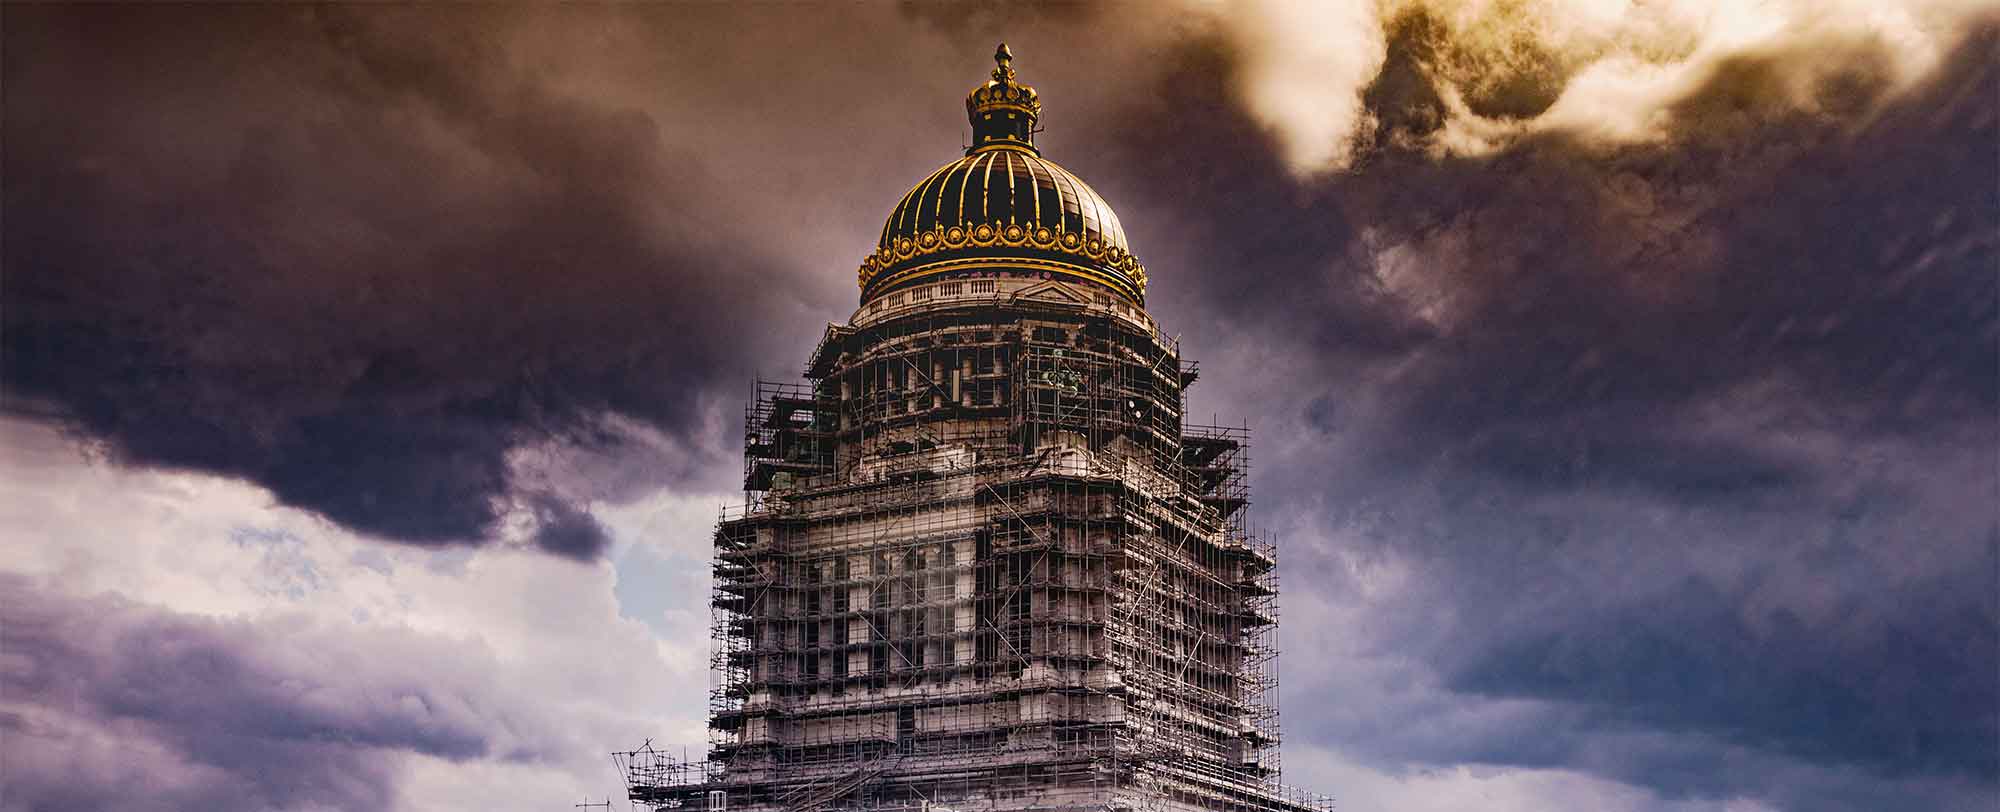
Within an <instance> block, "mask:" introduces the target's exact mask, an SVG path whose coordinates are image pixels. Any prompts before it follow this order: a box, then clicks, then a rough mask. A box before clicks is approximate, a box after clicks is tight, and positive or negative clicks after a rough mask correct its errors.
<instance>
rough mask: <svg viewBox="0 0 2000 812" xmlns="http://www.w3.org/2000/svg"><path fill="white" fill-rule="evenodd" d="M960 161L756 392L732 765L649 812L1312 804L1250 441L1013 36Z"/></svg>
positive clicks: (715, 627)
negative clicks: (1071, 155)
mask: <svg viewBox="0 0 2000 812" xmlns="http://www.w3.org/2000/svg"><path fill="white" fill-rule="evenodd" d="M994 59H995V61H996V62H997V66H996V67H995V68H994V70H993V73H992V78H991V80H990V81H987V82H985V83H984V84H981V85H979V86H978V87H975V88H973V90H972V92H971V94H970V95H968V96H967V97H966V101H965V107H966V114H967V116H968V119H969V122H970V124H971V129H972V142H971V146H970V147H968V148H967V149H966V151H965V154H964V156H963V157H961V158H959V159H957V160H955V161H952V162H950V163H947V164H945V165H944V166H942V167H939V168H938V169H937V170H935V171H933V172H931V173H929V174H928V175H926V176H924V178H923V179H922V180H919V181H918V182H917V183H916V185H914V186H912V187H910V190H909V192H907V193H905V194H904V195H903V196H902V198H901V199H900V200H898V201H896V203H895V205H894V206H893V207H892V208H891V209H890V210H889V215H888V218H887V220H886V221H885V222H884V223H883V226H882V231H881V235H880V239H879V240H878V242H877V244H876V248H875V250H874V251H873V252H872V253H870V254H869V255H868V256H867V257H866V258H864V259H863V260H862V262H861V265H860V269H859V278H858V282H859V285H860V306H859V308H858V309H857V310H856V311H855V312H854V314H853V316H852V317H851V318H849V319H848V320H847V321H846V322H845V323H843V324H834V325H829V326H828V327H827V330H826V334H825V337H824V339H823V340H822V341H821V343H820V345H819V347H818V348H817V349H816V350H814V352H813V354H812V356H811V358H810V359H809V360H808V362H807V365H806V370H805V376H804V380H803V381H801V382H797V383H759V385H758V397H757V400H756V402H755V403H754V404H753V405H752V406H751V407H750V408H749V409H748V410H747V414H746V422H745V426H744V460H745V461H744V490H745V494H746V498H745V501H744V504H743V505H742V506H741V507H739V508H737V509H734V510H731V511H728V512H727V513H726V515H725V516H724V517H723V520H722V521H721V523H720V524H719V525H718V527H717V529H716V534H715V551H716V552H715V563H714V575H715V581H714V591H713V595H712V601H711V603H712V606H713V608H714V618H713V624H712V632H713V634H712V653H713V663H712V665H713V669H714V672H715V678H714V680H713V681H712V682H713V690H712V696H711V709H712V716H711V718H710V720H709V727H710V733H711V737H710V750H709V753H708V755H707V757H706V758H705V759H702V760H698V761H691V762H690V761H684V760H680V759H676V758H673V757H670V756H668V755H666V754H664V753H660V752H657V751H654V750H652V749H650V748H648V749H642V750H639V751H628V752H624V753H618V754H615V755H616V757H617V758H618V760H619V761H620V763H621V765H622V766H623V767H624V769H625V771H626V774H627V780H628V795H629V797H630V798H631V800H633V801H635V802H637V803H640V804H642V805H646V806H649V807H651V808H653V809H689V808H699V809H705V810H709V812H723V811H724V810H730V809H736V810H744V809H749V810H759V811H760V812H762V811H764V810H768V811H769V812H820V811H821V810H828V811H829V812H830V811H831V810H883V809H909V810H973V809H985V810H1059V809H1060V810H1070V809H1074V810H1086V809H1087V810H1107V809H1142V808H1143V809H1156V810H1188V811H1189V812H1192V811H1193V810H1214V811H1215V812H1224V811H1227V812H1259V811H1264V810H1268V811H1269V812H1305V810H1313V809H1324V808H1326V807H1328V806H1329V803H1328V802H1327V801H1326V800H1325V799H1323V798H1319V797H1317V796H1309V795H1306V794H1304V793H1299V792H1296V791H1292V790H1289V789H1287V788H1285V787H1284V786H1283V784H1282V783H1281V781H1280V779H1281V770H1280V764H1279V762H1278V759H1277V752H1278V749H1277V745H1278V740H1279V737H1278V724H1277V702H1276V699H1277V686H1276V673H1277V672H1276V667H1275V662H1276V657H1277V651H1276V649H1275V647H1274V643H1273V640H1274V630H1275V627H1276V623H1277V615H1276V610H1275V603H1274V601H1275V594H1276V588H1275V582H1274V579H1273V575H1272V574H1273V570H1274V568H1275V566H1276V561H1275V559H1274V549H1273V546H1272V545H1271V543H1270V542H1269V541H1268V540H1265V539H1262V538H1259V537H1257V536H1255V535H1253V534H1251V533H1249V532H1247V530H1246V524H1245V519H1244V517H1245V509H1246V507H1247V505H1248V503H1249V500H1248V492H1247V488H1246V486H1245V474H1246V466H1247V464H1248V453H1247V452H1248V445H1247V441H1248V432H1247V430H1246V429H1242V428H1232V427H1217V426H1201V425H1193V424H1190V423H1188V422H1186V421H1185V420H1184V419H1183V411H1184V399H1183V398H1184V392H1185V390H1186V388H1187V387H1188V386H1189V385H1190V384H1192V383H1193V382H1194V380H1195V378H1196V369H1195V365H1194V364H1193V363H1192V362H1189V361H1187V360H1185V359H1183V358H1182V356H1181V354H1180V349H1179V347H1178V346H1176V344H1175V342H1174V341H1173V340H1172V339H1170V338H1167V337H1166V336H1165V335H1163V334H1162V333H1161V331H1160V329H1159V328H1158V326H1157V325H1156V324H1154V322H1153V319H1152V317H1151V316H1150V315H1148V314H1147V312H1146V309H1145V302H1146V285H1147V276H1146V271H1145V268H1144V266H1143V265H1141V264H1140V262H1139V260H1138V259H1137V258H1136V257H1135V256H1134V255H1133V252H1132V247H1131V246H1130V245H1129V244H1128V243H1127V240H1126V236H1125V230H1124V228H1123V227H1122V226H1121V225H1120V224H1119V221H1118V216H1117V214H1116V213H1114V212H1113V211H1112V209H1111V206H1110V205H1109V204H1108V203H1107V202H1106V201H1105V200H1104V198H1103V197H1102V196H1100V195H1099V194H1098V193H1097V192H1096V191H1094V190H1092V189H1091V188H1090V186H1089V185H1088V184H1086V183H1084V182H1083V181H1082V180H1081V179H1079V178H1078V177H1077V176H1076V175H1074V174H1072V173H1071V172H1069V171H1068V170H1066V169H1064V168H1063V167H1062V166H1060V165H1058V164H1056V163H1055V162H1054V161H1052V160H1050V159H1048V158H1047V157H1045V156H1043V155H1042V154H1041V151H1040V150H1039V149H1038V148H1037V147H1036V145H1035V134H1036V133H1037V132H1038V131H1039V129H1040V123H1041V119H1042V103H1041V98H1040V95H1039V94H1038V93H1037V92H1036V91H1035V89H1034V88H1032V87H1029V86H1027V85H1025V84H1022V83H1021V82H1020V81H1019V80H1018V79H1017V78H1016V75H1015V72H1014V67H1013V64H1012V63H1013V57H1012V54H1011V53H1010V52H1009V51H1008V49H1007V46H1005V45H1002V46H1000V48H999V50H998V51H997V52H996V53H995V55H994Z"/></svg>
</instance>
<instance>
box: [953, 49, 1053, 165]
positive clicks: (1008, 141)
mask: <svg viewBox="0 0 2000 812" xmlns="http://www.w3.org/2000/svg"><path fill="white" fill-rule="evenodd" d="M993 62H994V68H993V79H992V81H989V82H987V83H986V84H983V85H980V86H978V87H975V88H973V89H972V92H971V93H969V94H967V95H966V97H965V116H966V118H967V119H969V120H970V121H971V122H972V146H970V147H967V148H966V150H965V153H966V154H967V155H970V154H972V153H975V152H978V151H980V150H983V149H1005V148H1012V149H1026V150H1028V151H1030V152H1035V151H1036V150H1035V123H1036V122H1037V121H1039V120H1041V117H1042V100H1041V98H1040V97H1039V96H1037V95H1036V94H1035V89H1034V88H1033V87H1030V86H1028V85H1024V84H1021V83H1020V82H1017V81H1015V80H1014V52H1013V51H1010V50H1008V49H1007V43H1004V42H1003V43H1000V47H998V48H995V49H993Z"/></svg>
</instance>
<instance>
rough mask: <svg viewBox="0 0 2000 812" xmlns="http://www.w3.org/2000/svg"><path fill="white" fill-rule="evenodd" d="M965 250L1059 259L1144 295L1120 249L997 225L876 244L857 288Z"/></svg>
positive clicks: (1069, 234)
mask: <svg viewBox="0 0 2000 812" xmlns="http://www.w3.org/2000/svg"><path fill="white" fill-rule="evenodd" d="M969 248H1013V249H1027V250H1033V251H1046V252H1050V253H1055V254H1061V255H1065V256H1067V257H1070V258H1074V259H1076V260H1080V261H1081V264H1084V265H1086V266H1088V267H1091V268H1092V269H1094V270H1098V271H1099V272H1100V273H1103V272H1109V275H1111V276H1117V277H1123V278H1124V279H1125V280H1128V281H1129V282H1130V283H1131V285H1132V287H1133V288H1134V290H1135V292H1136V293H1137V294H1138V295H1139V296H1140V297H1142V298H1143V297H1144V296H1145V295H1146V268H1145V266H1144V265H1141V264H1139V259H1138V257H1135V256H1133V255H1132V254H1131V253H1130V252H1128V251H1126V250H1125V249H1124V248H1123V247H1121V246H1118V245H1115V244H1110V243H1107V242H1106V241H1105V240H1103V239H1102V238H1100V237H1096V236H1089V237H1086V236H1084V235H1081V234H1078V233H1076V232H1074V231H1058V230H1055V229H1051V228H1048V227H1046V226H1042V227H1035V228H1029V227H1026V226H1023V225H1020V224H1018V223H1003V222H996V223H980V224H977V225H964V224H961V225H954V226H937V227H934V228H931V229H930V230H928V231H924V232H920V233H918V234H916V235H914V236H909V235H905V236H899V237H897V238H896V239H895V240H894V244H893V245H885V246H882V247H880V248H878V249H876V250H875V253H873V254H870V255H868V258H867V259H864V260H862V262H861V268H860V270H859V271H858V272H857V274H858V277H859V282H860V284H861V288H862V290H867V289H868V286H869V284H870V283H871V282H873V281H875V279H876V278H877V277H879V276H880V275H881V274H882V273H883V272H885V271H888V270H889V269H890V268H892V267H895V266H899V265H900V266H909V265H913V264H915V263H917V262H920V261H922V260H923V259H924V258H926V257H928V256H930V255H933V254H944V253H947V252H953V251H960V250H964V249H969ZM1098 275H1099V274H1090V275H1088V276H1093V277H1094V276H1098Z"/></svg>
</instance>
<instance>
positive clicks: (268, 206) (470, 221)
mask: <svg viewBox="0 0 2000 812" xmlns="http://www.w3.org/2000/svg"><path fill="white" fill-rule="evenodd" d="M8 23H9V24H8V31H7V37H8V48H7V55H6V59H7V66H6V67H7V70H6V79H5V82H6V94H7V100H8V105H7V108H8V109H7V115H6V141H7V146H8V148H7V151H6V164H5V168H4V170H5V177H6V181H7V182H6V208H7V218H6V247H5V251H6V255H5V260H6V267H7V273H6V275H5V281H4V284H5V294H6V295H5V300H6V303H7V316H8V318H7V323H6V328H5V330H6V332H5V336H6V355H7V357H6V365H5V370H6V384H7V390H8V392H7V394H8V399H9V402H10V404H11V405H12V406H13V407H14V408H16V409H44V408H46V409H53V410H55V411H56V412H57V413H59V415H60V416H61V418H62V419H64V420H65V421H67V422H68V423H69V424H70V425H72V426H73V427H74V428H75V429H77V430H78V431H80V432H81V433H82V434H83V435H85V436H87V437H89V438H91V439H94V440H99V441H102V442H103V443H104V444H105V445H106V446H108V448H109V450H110V451H112V452H113V454H114V455H115V457H116V458H117V459H119V460H121V461H124V462H128V463H135V464H144V465H157V466H166V467H175V468H189V469H198V470H204V471H210V472H216V473H222V474H228V475H234V476H240V477H244V478H247V479H250V480H252V481H255V482H258V483H260V484H263V485H265V486H267V487H269V488H270V489H271V490H272V492H273V493H274V494H276V495H277V497H278V498H279V499H280V500H282V501H283V502H285V503H286V504H290V505H295V506H299V507H303V508H306V509H309V510H312V511H315V512H318V513H320V514H322V515H324V516H326V517H328V518H330V519H333V520H334V521H336V522H339V523H341V524H343V525H346V526H348V527H352V528H355V529H357V530H361V531H364V532H367V533H371V534H376V535H380V536H384V537H388V538H392V539H396V540H401V541H407V542H413V543H419V544H437V543H450V542H465V541H476V540H480V539H483V538H486V537H489V536H491V535H492V534H493V533H494V532H495V526H496V522H497V521H499V519H500V517H501V516H502V515H504V514H506V513H507V512H509V511H510V510H512V509H513V507H514V505H516V504H517V503H521V502H524V501H525V502H531V503H533V504H534V505H536V506H537V507H536V509H535V510H533V511H531V512H532V513H538V514H542V515H544V516H547V517H549V518H552V519H554V520H555V523H556V525H557V526H556V527H552V528H543V529H542V531H541V534H540V536H539V538H540V541H541V543H542V544H543V545H544V546H545V547H547V548H548V549H550V550H551V551H552V552H556V553H559V554H563V555H570V556H576V557H590V556H593V555H595V554H596V553H597V551H598V550H599V549H601V548H602V546H603V544H604V531H603V529H602V528H600V527H598V526H597V525H596V523H595V521H594V520H592V519H591V518H590V517H589V516H588V515H587V514H584V513H581V512H579V510H578V509H577V507H576V506H575V505H573V504H571V505H566V506H562V507H561V508H560V509H552V507H551V506H552V505H554V504H555V501H557V500H559V497H557V496H556V495H554V494H552V493H522V492H520V489H519V488H518V487H516V483H515V482H514V481H513V480H514V476H515V474H514V472H513V471H512V470H511V469H510V464H509V460H508V454H509V452H510V450H512V449H515V448H517V447H522V446H532V445H534V444H536V443H565V444H578V445H582V446H586V447H592V446H602V445H604V444H614V445H615V444H616V443H617V442H618V439H617V438H615V437H605V436H603V435H602V432H600V431H598V430H597V429H596V428H595V427H596V426H597V425H598V423H597V422H596V417H597V416H598V415H600V414H602V413H604V412H607V411H615V412H619V413H623V414H627V415H631V416H634V417H637V418H639V419H642V420H645V421H647V422H649V423H651V424H652V425H655V426H658V427H661V428H662V429H664V430H665V431H667V432H668V433H669V434H670V435H675V436H681V435H684V434H685V432H686V431H687V429H688V428H689V427H690V426H691V425H692V424H693V423H694V422H695V421H696V420H697V419H698V417H699V413H700V408H701V398H702V397H703V396H704V394H705V393H706V392H707V391H708V390H709V388H710V387H712V386H713V385H715V384H716V382H717V381H718V379H719V378H721V377H724V376H728V377H730V378H732V379H733V378H734V377H735V376H738V375H741V374H744V372H743V367H744V366H745V364H744V362H743V359H744V358H745V357H746V355H748V354H749V353H752V352H754V350H755V349H756V348H757V347H758V346H759V339H758V336H757V335H754V334H752V335H745V334H744V333H743V332H742V331H741V330H739V329H735V328H737V327H738V326H740V324H741V323H742V322H743V321H745V319H744V315H745V314H746V313H748V312H751V307H750V305H749V304H748V300H749V298H750V297H751V296H752V295H753V294H754V293H755V291H756V287H755V286H754V285H746V284H743V282H744V280H747V279H757V278H769V277H771V275H773V274H774V273H775V272H776V270H777V269H776V267H775V266H776V264H777V263H776V262H775V261H774V260H773V259H772V258H771V257H770V256H769V255H768V252H765V251H763V250H761V249H760V247H759V245H758V243H756V242H755V241H754V240H749V239H745V235H744V234H743V232H742V231H741V230H740V228H739V227H738V226H736V225H735V224H737V223H741V222H747V221H748V220H749V218H747V217H743V216H741V213H738V212H731V211H730V210H729V208H728V207H729V206H730V205H731V202H730V201H729V200H728V199H726V198H724V197H722V196H720V195H718V194H716V190H717V189H718V188H719V187H721V186H723V185H724V184H723V181H722V180H721V179H719V178H717V177H716V176H714V175H713V174H712V173H711V172H710V171H709V170H708V169H707V167H706V165H705V164H704V163H703V162H702V161H700V160H697V159H696V157H695V156H694V155H691V154H689V153H687V152H685V151H682V150H679V149H678V148H676V147H675V146H673V145H672V144H671V143H670V142H669V141H668V140H667V139H666V138H664V137H663V136H662V132H661V130H662V128H663V126H665V125H667V124H671V123H673V122H662V121H659V120H656V119H655V118H654V117H653V116H652V115H650V114H649V113H647V112H645V111H643V110H639V109H633V108H630V107H624V106H620V105H618V104H615V103H611V102H604V101H597V100H593V99H590V98H586V97H584V96H583V95H581V94H578V93H571V92H565V91H564V90H561V89H559V88H557V87H555V86H554V83H553V82H551V81H549V78H548V75H547V74H548V73H549V72H548V71H546V70H544V69H542V68H541V67H539V66H537V65H534V64H522V63H523V61H524V60H522V59H520V58H518V57H517V56H516V55H515V54H513V53H511V52H510V51H509V50H508V43H509V40H508V32H509V31H512V30H514V29H515V28H516V27H518V26H519V25H521V23H520V21H517V20H514V19H513V18H512V17H511V16H510V15H509V14H508V13H506V12H502V11H500V10H489V11H486V12H472V11H464V10H460V11H456V12H446V11H444V10H436V11H424V10H409V9H402V10H388V9H383V10H374V11H368V12H362V11H360V10H343V9H327V8H320V9H305V8H289V7H288V8H276V7H272V8H262V9H238V10H236V11H235V12H233V13H229V14H192V15H191V14H186V13H182V12H181V11H176V10H169V9H156V10H135V9H129V8H123V9H79V8H57V7H42V8H25V7H24V8H13V9H10V10H9V11H8ZM690 446H691V447H694V448H706V447H708V446H707V445H706V444H701V443H690ZM711 461H712V460H705V459H684V460H669V461H667V464H668V466H669V468H668V470H667V471H666V472H664V473H665V475H666V476H667V477H668V478H669V479H671V478H677V477H681V476H684V475H685V472H686V471H687V470H689V469H690V468H691V467H693V466H695V465H697V464H698V463H702V462H711Z"/></svg>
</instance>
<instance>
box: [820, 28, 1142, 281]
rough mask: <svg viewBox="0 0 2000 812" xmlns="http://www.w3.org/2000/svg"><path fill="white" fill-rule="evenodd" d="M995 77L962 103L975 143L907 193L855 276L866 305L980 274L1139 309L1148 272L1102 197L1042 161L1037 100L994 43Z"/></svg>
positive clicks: (1004, 49)
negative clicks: (1083, 287)
mask: <svg viewBox="0 0 2000 812" xmlns="http://www.w3.org/2000/svg"><path fill="white" fill-rule="evenodd" d="M993 58H994V61H995V62H997V63H998V64H999V66H998V67H996V68H995V69H994V70H993V80H992V81H989V82H987V83H985V84H983V85H980V86H979V87H977V88H974V89H973V91H972V93H971V95H969V96H967V97H966V100H965V110H966V115H967V117H968V119H970V121H971V123H972V131H973V145H972V147H971V148H969V149H967V150H966V154H965V157H963V158H960V159H959V160H956V161H953V162H951V163H949V164H945V165H944V166H942V167H939V168H938V170H937V171H935V172H932V173H931V174H930V175H929V176H928V177H926V178H924V179H923V180H922V181H920V182H918V183H917V185H916V186H913V187H911V188H910V191H909V193H907V194H905V195H903V199H902V201H901V202H899V203H897V204H896V208H895V209H894V210H893V211H891V212H890V213H889V219H888V222H886V223H884V224H883V226H882V238H881V240H880V241H879V242H878V243H877V245H876V250H875V252H874V253H873V254H871V255H870V256H869V257H868V259H867V260H865V261H863V262H862V264H861V270H860V282H861V299H862V301H863V302H864V303H865V302H867V301H869V300H872V299H874V298H875V297H877V296H880V295H882V294H884V293H887V292H888V291H890V290H893V289H895V288H899V287H902V286H904V285H907V284H911V283H913V282H916V281H933V280H936V279H939V278H943V277H946V276H960V275H979V274H985V273H1022V274H1027V275H1035V274H1045V275H1056V276H1063V277H1066V278H1069V279H1072V280H1074V279H1081V280H1084V281H1089V282H1094V283H1096V284H1098V285H1101V286H1104V287H1107V288H1110V289H1111V290H1112V291H1113V292H1115V293H1117V294H1119V295H1120V296H1123V297H1125V298H1126V299H1129V300H1131V301H1133V302H1135V303H1138V304H1144V303H1145V294H1146V272H1145V270H1144V268H1143V267H1141V266H1140V264H1139V261H1138V260H1137V259H1135V258H1134V257H1133V256H1132V252H1131V247H1130V246H1129V245H1127V244H1126V242H1125V229H1124V227H1123V226H1121V225H1119V223H1118V215H1117V214H1115V213H1113V212H1112V211H1111V206H1110V205H1109V204H1106V203H1105V202H1104V198H1103V197H1101V196H1099V195H1098V194H1097V192H1096V191H1095V190H1093V189H1091V188H1090V186H1089V184H1086V183H1084V182H1083V181H1082V180H1080V179H1078V178H1077V177H1076V176H1075V175H1073V174H1071V173H1070V172H1069V170H1067V169H1064V168H1062V167H1061V166H1058V165H1057V164H1056V163H1055V162H1054V161H1051V160H1049V159H1047V158H1043V157H1041V152H1040V150H1038V149H1036V148H1035V145H1034V133H1035V127H1034V125H1035V123H1036V122H1037V121H1039V120H1040V117H1041V107H1042V105H1041V99H1040V98H1039V97H1038V96H1037V94H1036V93H1035V89H1034V88H1032V87H1028V86H1026V85H1022V84H1019V83H1018V82H1016V81H1015V80H1014V69H1013V67H1012V64H1011V63H1012V59H1013V55H1012V54H1011V53H1010V52H1009V51H1008V50H1007V46H1006V45H1005V44H1002V45H1001V46H1000V48H999V50H998V51H997V52H995V53H994V55H993Z"/></svg>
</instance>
